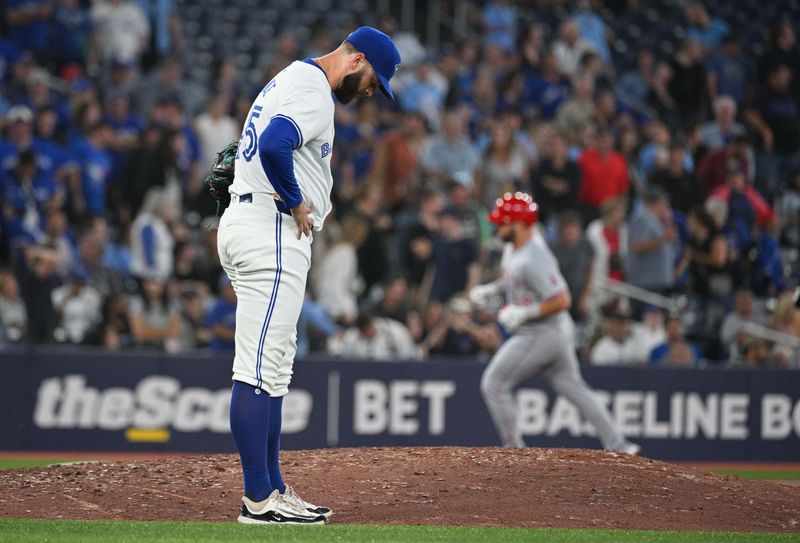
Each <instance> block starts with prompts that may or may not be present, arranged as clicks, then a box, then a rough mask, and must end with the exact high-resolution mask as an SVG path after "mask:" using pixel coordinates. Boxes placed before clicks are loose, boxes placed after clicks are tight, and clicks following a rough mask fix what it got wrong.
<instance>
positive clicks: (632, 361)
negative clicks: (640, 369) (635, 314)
mask: <svg viewBox="0 0 800 543" xmlns="http://www.w3.org/2000/svg"><path fill="white" fill-rule="evenodd" d="M602 314H603V328H604V335H603V336H602V337H601V338H600V339H599V340H598V341H597V343H595V345H594V346H593V347H592V350H591V355H590V357H589V361H590V362H591V363H592V364H593V365H595V366H630V365H638V364H641V363H643V362H644V359H643V358H642V357H641V352H642V348H641V346H640V345H639V338H638V337H637V336H636V335H634V334H632V333H631V316H630V312H629V311H628V310H627V309H626V308H624V307H622V306H621V304H620V303H619V302H617V301H612V302H610V303H609V304H607V305H606V306H605V307H604V308H603V312H602Z"/></svg>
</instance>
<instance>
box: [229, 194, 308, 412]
mask: <svg viewBox="0 0 800 543" xmlns="http://www.w3.org/2000/svg"><path fill="white" fill-rule="evenodd" d="M250 198H251V201H247V202H245V201H240V198H239V197H238V196H236V195H232V198H231V205H230V206H229V207H228V209H226V210H225V213H224V214H223V215H222V218H221V219H220V224H219V231H218V233H217V250H218V251H219V257H220V263H221V264H222V267H223V268H224V270H225V273H227V274H228V277H229V278H230V280H231V284H232V286H233V288H234V291H235V292H236V299H237V304H236V338H235V343H236V352H235V356H234V360H233V379H234V380H235V381H242V382H244V383H248V384H250V385H252V386H254V387H257V388H260V389H262V390H264V391H266V392H267V393H268V394H269V395H270V396H283V395H285V394H286V393H287V392H288V390H289V388H288V387H289V382H290V381H291V378H292V365H293V364H294V355H295V352H296V350H297V319H298V317H299V316H300V309H301V307H302V305H303V298H304V296H305V288H306V277H307V276H308V270H309V268H310V266H311V237H310V236H302V237H301V239H299V240H298V239H297V227H296V225H295V222H294V219H293V218H292V216H291V215H287V214H286V213H281V212H280V211H278V208H277V207H276V205H275V200H274V199H273V198H272V197H271V196H270V195H268V194H262V193H255V194H253V195H252V196H251V197H250Z"/></svg>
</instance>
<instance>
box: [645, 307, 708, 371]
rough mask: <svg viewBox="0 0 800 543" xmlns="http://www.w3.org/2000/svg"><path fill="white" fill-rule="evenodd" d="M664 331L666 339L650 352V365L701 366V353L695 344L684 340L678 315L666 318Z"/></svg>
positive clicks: (684, 336)
mask: <svg viewBox="0 0 800 543" xmlns="http://www.w3.org/2000/svg"><path fill="white" fill-rule="evenodd" d="M666 331H667V339H666V341H665V342H664V343H662V344H661V345H658V346H656V347H655V348H654V349H653V350H652V352H651V353H650V358H649V363H650V365H651V366H682V367H695V368H699V367H701V366H702V363H703V354H702V353H701V351H700V348H699V347H698V346H697V345H695V344H694V343H691V342H689V341H687V340H686V335H685V333H684V328H683V323H682V322H681V319H680V317H679V316H678V315H670V316H669V317H668V318H667V324H666Z"/></svg>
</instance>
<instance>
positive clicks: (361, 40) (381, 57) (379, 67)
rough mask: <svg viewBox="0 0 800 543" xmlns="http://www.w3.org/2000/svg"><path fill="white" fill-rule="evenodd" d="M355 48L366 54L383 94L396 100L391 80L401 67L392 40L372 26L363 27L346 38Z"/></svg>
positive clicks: (398, 55)
mask: <svg viewBox="0 0 800 543" xmlns="http://www.w3.org/2000/svg"><path fill="white" fill-rule="evenodd" d="M345 39H346V40H347V41H348V42H350V43H351V44H352V45H353V47H355V48H356V49H358V50H359V51H360V52H362V53H364V56H365V57H367V61H368V62H369V63H370V64H371V65H372V68H373V69H374V70H375V75H377V76H378V81H379V82H380V85H381V91H382V92H383V94H385V95H386V96H388V97H389V98H391V99H392V100H394V94H392V88H391V87H390V86H389V80H390V79H391V78H392V76H393V75H394V74H395V72H397V69H398V68H399V67H400V53H399V52H398V51H397V47H395V45H394V42H393V41H392V38H390V37H389V36H387V35H386V34H384V33H383V32H381V31H380V30H378V29H377V28H372V27H371V26H362V27H361V28H358V29H356V30H355V31H353V33H352V34H350V35H349V36H347V38H345Z"/></svg>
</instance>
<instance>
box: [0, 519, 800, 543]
mask: <svg viewBox="0 0 800 543" xmlns="http://www.w3.org/2000/svg"><path fill="white" fill-rule="evenodd" d="M266 540H272V541H280V542H281V543H293V542H297V543H305V542H309V543H310V542H315V543H316V542H320V541H346V542H348V543H350V542H359V541H370V542H398V541H408V542H417V541H468V542H473V541H475V542H477V541H481V542H490V543H495V542H497V543H513V542H516V541H519V542H522V541H524V542H526V543H545V542H546V543H568V542H570V543H571V542H587V543H617V542H620V543H628V542H630V543H666V542H677V543H739V542H741V543H783V542H790V541H795V542H796V541H800V535H793V534H778V533H730V532H651V531H620V530H567V529H558V530H556V529H549V528H542V529H539V528H467V527H451V526H369V525H363V526H362V525H340V526H337V525H336V524H331V525H329V526H240V525H238V524H234V523H212V522H111V521H50V520H0V541H4V542H37V543H38V542H41V541H59V542H76V543H77V542H95V541H97V542H99V541H103V542H105V541H115V542H127V541H131V542H135V543H141V542H143V541H147V542H150V541H175V542H182V541H185V542H187V543H188V542H194V541H237V542H238V541H253V542H256V541H258V542H263V541H266Z"/></svg>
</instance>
